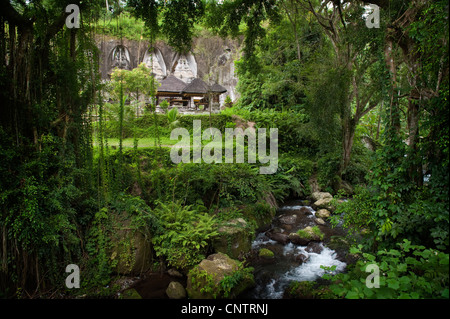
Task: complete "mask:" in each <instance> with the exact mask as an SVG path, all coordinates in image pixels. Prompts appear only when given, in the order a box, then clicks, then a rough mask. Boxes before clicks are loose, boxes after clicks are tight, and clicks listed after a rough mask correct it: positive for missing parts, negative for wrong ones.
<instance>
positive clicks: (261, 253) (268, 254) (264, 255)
mask: <svg viewBox="0 0 450 319" xmlns="http://www.w3.org/2000/svg"><path fill="white" fill-rule="evenodd" d="M258 256H259V257H262V258H268V259H272V258H275V254H274V253H273V251H271V250H270V249H267V248H261V249H260V250H259V253H258Z"/></svg>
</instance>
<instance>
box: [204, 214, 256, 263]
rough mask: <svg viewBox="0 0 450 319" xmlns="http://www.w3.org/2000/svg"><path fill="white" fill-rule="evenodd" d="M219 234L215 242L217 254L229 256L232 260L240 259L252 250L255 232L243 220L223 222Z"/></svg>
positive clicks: (236, 219)
mask: <svg viewBox="0 0 450 319" xmlns="http://www.w3.org/2000/svg"><path fill="white" fill-rule="evenodd" d="M218 233H219V235H218V236H217V237H216V238H215V239H214V241H213V248H214V250H215V251H216V252H220V253H224V254H227V255H228V256H230V257H231V258H239V257H241V256H242V255H243V254H245V253H246V252H248V251H250V249H251V248H252V240H253V232H252V229H251V227H250V225H248V223H247V222H246V221H245V220H244V219H243V218H235V219H232V220H229V221H225V222H223V223H222V225H221V226H220V227H219V229H218Z"/></svg>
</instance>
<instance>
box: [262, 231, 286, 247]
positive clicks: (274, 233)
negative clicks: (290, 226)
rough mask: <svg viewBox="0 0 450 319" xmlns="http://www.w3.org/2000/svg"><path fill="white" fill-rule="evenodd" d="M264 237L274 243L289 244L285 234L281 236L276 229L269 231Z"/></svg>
mask: <svg viewBox="0 0 450 319" xmlns="http://www.w3.org/2000/svg"><path fill="white" fill-rule="evenodd" d="M265 234H266V236H267V237H269V238H270V239H272V240H275V241H276V242H278V243H280V244H282V245H286V244H287V243H288V242H289V237H288V235H286V234H283V233H282V232H281V231H280V230H278V229H271V230H270V231H267V232H266V233H265Z"/></svg>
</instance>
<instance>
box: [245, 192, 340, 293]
mask: <svg viewBox="0 0 450 319" xmlns="http://www.w3.org/2000/svg"><path fill="white" fill-rule="evenodd" d="M314 219H315V211H314V209H313V208H312V207H310V206H308V205H303V204H302V202H301V201H294V202H291V203H289V204H287V205H285V206H283V207H281V208H280V209H279V211H278V215H277V216H276V217H275V218H274V220H273V223H272V225H271V228H270V229H269V230H268V231H266V232H262V233H259V234H258V235H257V237H256V239H255V240H254V241H253V243H252V250H254V252H255V255H257V254H256V252H257V251H258V250H259V249H261V248H267V249H270V250H271V251H273V252H274V255H275V257H274V258H273V259H267V258H261V257H258V258H254V259H253V261H252V262H251V265H252V266H253V267H254V268H255V273H254V275H255V281H256V287H255V288H253V289H252V290H250V291H249V292H247V294H246V295H245V296H243V297H244V298H259V299H280V298H283V295H284V291H285V289H286V288H287V287H288V286H289V284H290V283H291V282H292V281H315V280H317V279H319V278H321V276H322V275H323V274H324V273H325V270H324V269H323V268H321V266H326V267H331V266H336V269H335V272H342V271H344V270H345V267H346V263H345V262H344V261H343V260H344V258H343V257H342V255H340V254H339V253H338V252H337V251H335V250H333V249H331V248H329V247H328V246H327V242H329V241H330V238H332V237H333V236H342V235H344V233H343V230H342V229H340V228H339V227H338V228H334V229H333V228H332V227H331V225H330V224H329V223H328V222H327V223H326V225H319V228H320V230H322V232H323V233H324V234H325V237H324V240H323V241H322V242H310V243H309V244H308V245H307V246H299V245H294V244H293V243H291V242H287V243H286V242H280V241H275V240H272V239H270V238H269V236H270V233H271V232H274V231H275V232H277V233H281V234H285V235H287V234H289V233H291V232H296V231H297V230H298V229H302V228H304V227H306V226H315V225H316V223H315V221H314ZM270 237H272V238H273V236H270Z"/></svg>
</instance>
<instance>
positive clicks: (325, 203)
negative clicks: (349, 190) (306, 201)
mask: <svg viewBox="0 0 450 319" xmlns="http://www.w3.org/2000/svg"><path fill="white" fill-rule="evenodd" d="M311 199H312V200H313V201H314V204H313V207H315V208H326V209H331V201H332V200H333V196H332V195H331V194H330V193H328V192H314V193H312V194H311Z"/></svg>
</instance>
